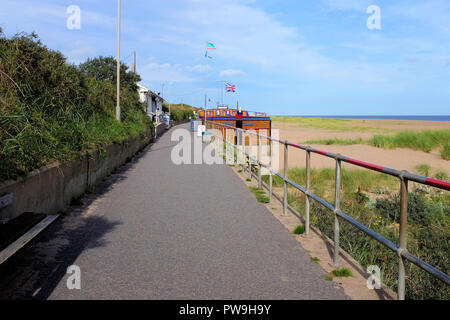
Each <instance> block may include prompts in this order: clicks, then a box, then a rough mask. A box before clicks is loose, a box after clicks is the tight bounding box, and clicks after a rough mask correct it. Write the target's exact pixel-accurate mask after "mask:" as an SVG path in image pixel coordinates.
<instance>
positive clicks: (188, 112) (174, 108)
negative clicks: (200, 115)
mask: <svg viewBox="0 0 450 320" xmlns="http://www.w3.org/2000/svg"><path fill="white" fill-rule="evenodd" d="M163 110H164V112H169V105H168V104H166V103H164V104H163ZM195 110H198V108H194V107H192V106H190V105H188V104H172V105H170V116H171V119H172V120H174V121H182V120H187V119H189V118H191V119H193V118H194V111H195Z"/></svg>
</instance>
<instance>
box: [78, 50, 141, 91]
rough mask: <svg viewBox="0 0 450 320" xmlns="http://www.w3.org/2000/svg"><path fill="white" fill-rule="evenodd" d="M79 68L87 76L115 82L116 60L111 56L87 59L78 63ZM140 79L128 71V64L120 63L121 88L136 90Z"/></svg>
mask: <svg viewBox="0 0 450 320" xmlns="http://www.w3.org/2000/svg"><path fill="white" fill-rule="evenodd" d="M79 69H80V70H81V71H82V72H83V73H84V74H85V75H86V76H88V77H94V78H95V79H96V80H100V81H102V80H106V81H111V82H114V83H115V82H116V78H117V61H116V59H114V58H113V57H102V56H101V57H98V58H94V59H88V60H87V61H86V62H85V63H82V64H80V66H79ZM139 81H141V77H140V76H139V75H138V74H136V73H134V72H132V71H128V66H127V65H125V64H123V63H120V86H121V87H123V88H127V89H131V90H133V91H136V90H137V85H136V83H137V82H139Z"/></svg>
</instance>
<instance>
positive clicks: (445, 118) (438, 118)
mask: <svg viewBox="0 0 450 320" xmlns="http://www.w3.org/2000/svg"><path fill="white" fill-rule="evenodd" d="M285 117H303V118H332V119H388V120H427V121H450V116H300V115H299V116H285Z"/></svg>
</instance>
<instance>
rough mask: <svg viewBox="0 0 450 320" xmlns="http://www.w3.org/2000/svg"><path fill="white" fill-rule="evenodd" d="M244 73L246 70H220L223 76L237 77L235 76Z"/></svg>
mask: <svg viewBox="0 0 450 320" xmlns="http://www.w3.org/2000/svg"><path fill="white" fill-rule="evenodd" d="M244 74H245V72H243V71H241V70H235V69H227V70H223V71H222V72H220V76H221V77H235V76H242V75H244Z"/></svg>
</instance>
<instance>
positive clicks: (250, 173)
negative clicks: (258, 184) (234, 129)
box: [248, 133, 252, 180]
mask: <svg viewBox="0 0 450 320" xmlns="http://www.w3.org/2000/svg"><path fill="white" fill-rule="evenodd" d="M251 157H252V134H251V133H249V134H248V175H249V178H250V180H251V179H252V158H251Z"/></svg>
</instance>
